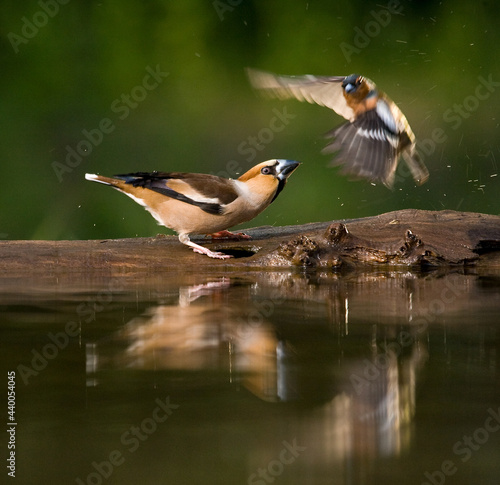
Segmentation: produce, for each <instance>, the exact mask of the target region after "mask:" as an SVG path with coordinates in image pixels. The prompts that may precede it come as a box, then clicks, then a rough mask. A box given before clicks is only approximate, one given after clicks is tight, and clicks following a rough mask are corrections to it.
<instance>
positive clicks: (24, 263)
mask: <svg viewBox="0 0 500 485" xmlns="http://www.w3.org/2000/svg"><path fill="white" fill-rule="evenodd" d="M247 232H248V234H249V235H251V236H252V238H253V240H251V241H245V242H241V241H239V242H232V241H226V242H217V243H210V242H206V243H205V242H203V241H201V242H203V244H205V245H206V246H207V247H210V248H211V249H213V250H217V251H223V252H224V251H225V252H227V253H228V254H232V255H234V256H235V258H232V259H230V260H225V261H213V260H211V259H210V258H204V257H201V256H200V255H198V254H195V253H193V252H192V251H190V250H189V249H187V248H185V247H183V246H182V245H181V244H179V242H178V240H177V238H175V237H173V236H162V237H157V238H135V239H121V240H104V241H2V242H0V269H1V270H2V271H23V270H28V271H30V272H33V271H44V272H45V271H47V270H50V271H65V270H67V269H68V268H71V269H78V270H93V269H109V270H124V269H125V270H131V269H167V268H168V269H171V268H179V267H180V266H181V265H182V267H183V268H196V269H213V268H214V267H217V268H222V267H226V268H227V267H233V268H238V267H240V268H241V267H258V268H263V267H276V266H280V267H290V266H307V267H322V268H332V267H333V268H337V267H339V266H351V265H365V264H377V265H381V264H382V265H405V266H422V267H433V266H442V265H449V264H453V265H456V264H460V265H463V264H469V265H470V264H482V263H487V264H488V265H489V266H492V265H495V266H496V267H497V268H498V267H499V266H500V252H499V249H500V217H499V216H493V215H487V214H476V213H466V212H455V211H439V212H438V211H420V210H411V209H408V210H401V211H395V212H390V213H387V214H382V215H380V216H375V217H367V218H363V219H353V220H347V221H336V222H328V223H314V224H305V225H302V226H287V227H261V228H255V229H250V230H248V231H247Z"/></svg>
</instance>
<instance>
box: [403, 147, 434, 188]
mask: <svg viewBox="0 0 500 485" xmlns="http://www.w3.org/2000/svg"><path fill="white" fill-rule="evenodd" d="M403 158H404V160H405V162H406V165H408V168H409V169H410V172H411V174H412V176H413V178H414V180H415V182H416V183H417V184H418V185H422V184H424V183H425V182H427V179H428V178H429V171H428V170H427V167H426V166H425V164H424V162H423V161H422V159H421V158H420V155H419V154H418V152H417V150H415V147H414V148H413V150H412V151H411V152H408V151H404V152H403Z"/></svg>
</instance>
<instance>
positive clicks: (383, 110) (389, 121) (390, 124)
mask: <svg viewBox="0 0 500 485" xmlns="http://www.w3.org/2000/svg"><path fill="white" fill-rule="evenodd" d="M376 110H377V114H378V115H379V117H380V119H381V120H382V121H383V122H384V125H385V126H387V129H388V130H389V131H390V132H391V133H394V134H396V133H397V132H398V129H397V126H396V120H395V119H394V116H393V115H392V112H391V109H390V108H389V106H388V104H387V103H386V102H385V101H384V100H383V99H379V100H378V102H377V107H376Z"/></svg>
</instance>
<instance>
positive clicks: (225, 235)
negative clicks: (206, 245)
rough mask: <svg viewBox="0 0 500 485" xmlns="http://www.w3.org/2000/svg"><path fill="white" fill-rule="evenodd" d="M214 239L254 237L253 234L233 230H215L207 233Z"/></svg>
mask: <svg viewBox="0 0 500 485" xmlns="http://www.w3.org/2000/svg"><path fill="white" fill-rule="evenodd" d="M207 236H210V237H211V238H212V239H236V240H240V239H252V236H249V235H248V234H245V233H243V232H231V231H219V232H214V233H213V234H207Z"/></svg>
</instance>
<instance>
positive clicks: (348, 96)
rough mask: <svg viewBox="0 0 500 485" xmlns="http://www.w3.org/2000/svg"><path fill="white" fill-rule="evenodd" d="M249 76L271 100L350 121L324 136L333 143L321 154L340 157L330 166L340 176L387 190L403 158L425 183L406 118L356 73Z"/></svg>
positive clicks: (260, 73)
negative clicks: (301, 103)
mask: <svg viewBox="0 0 500 485" xmlns="http://www.w3.org/2000/svg"><path fill="white" fill-rule="evenodd" d="M247 73H248V76H249V78H250V82H251V83H252V85H253V86H254V87H255V88H258V89H263V90H264V91H265V92H267V93H268V94H270V95H271V96H274V97H277V98H280V99H286V98H296V99H298V100H299V101H308V102H309V103H316V104H318V105H320V106H326V107H327V108H330V109H332V110H333V111H335V112H336V113H338V114H339V115H341V116H343V117H344V118H346V119H347V120H349V122H348V123H345V124H343V125H341V126H339V127H338V128H335V129H334V130H332V131H331V132H329V133H328V134H327V138H333V139H334V140H333V142H332V143H330V144H329V145H328V146H327V147H326V148H325V149H324V152H325V153H333V152H338V153H337V156H336V158H335V159H334V160H333V162H332V165H341V164H343V165H344V167H343V173H346V174H351V175H354V176H357V177H365V178H368V179H370V180H372V181H381V182H383V183H384V184H385V185H386V186H387V187H389V188H390V187H392V185H393V182H394V174H395V172H396V168H397V165H398V161H399V157H400V155H402V156H403V158H404V159H405V161H406V163H407V165H408V167H409V168H410V171H411V173H412V175H413V178H414V179H415V182H416V183H417V184H419V185H420V184H423V183H424V182H425V181H426V180H427V179H428V178H429V172H428V171H427V168H426V167H425V165H424V163H423V162H422V160H421V159H420V156H419V155H418V153H417V150H416V146H415V135H414V134H413V131H412V130H411V128H410V125H409V124H408V121H407V120H406V117H405V115H404V114H403V113H402V112H401V110H400V109H399V108H398V107H397V105H396V104H395V103H394V102H393V101H392V100H391V99H390V98H389V97H388V96H387V95H386V94H384V93H383V92H382V91H380V90H379V89H378V88H377V86H376V85H375V83H374V82H373V81H370V79H368V78H366V77H363V76H359V75H358V74H351V75H350V76H330V77H322V76H310V75H309V76H297V77H295V76H277V75H275V74H272V73H268V72H264V71H258V70H254V69H248V70H247Z"/></svg>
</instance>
